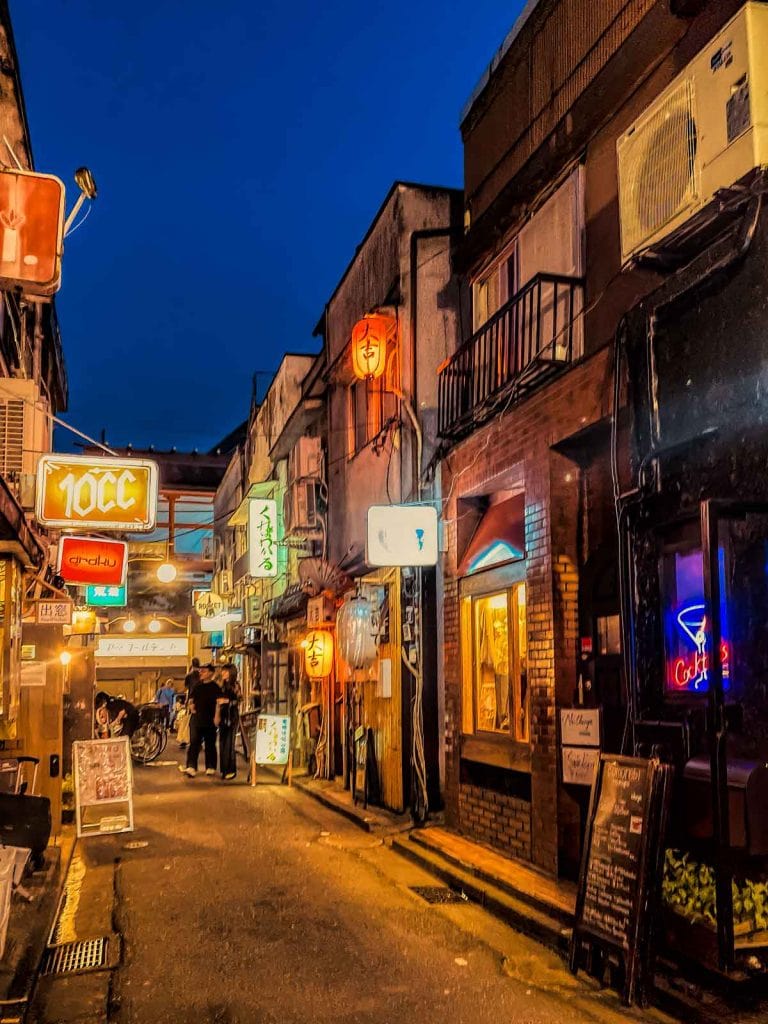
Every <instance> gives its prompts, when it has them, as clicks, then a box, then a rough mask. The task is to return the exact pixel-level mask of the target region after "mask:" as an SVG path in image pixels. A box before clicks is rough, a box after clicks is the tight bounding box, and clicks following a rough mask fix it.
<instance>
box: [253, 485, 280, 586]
mask: <svg viewBox="0 0 768 1024" xmlns="http://www.w3.org/2000/svg"><path fill="white" fill-rule="evenodd" d="M248 575H249V576H255V577H257V578H262V579H263V578H264V577H268V576H277V502H276V501H274V500H273V499H272V498H252V499H251V501H250V504H249V506H248Z"/></svg>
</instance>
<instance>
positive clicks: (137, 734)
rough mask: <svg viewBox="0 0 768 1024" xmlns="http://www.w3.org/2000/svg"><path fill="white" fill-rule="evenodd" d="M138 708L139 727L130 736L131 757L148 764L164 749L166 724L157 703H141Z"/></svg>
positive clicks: (166, 735)
mask: <svg viewBox="0 0 768 1024" xmlns="http://www.w3.org/2000/svg"><path fill="white" fill-rule="evenodd" d="M138 710H139V727H138V728H137V729H136V730H135V731H134V733H133V735H132V736H131V757H132V758H133V760H134V761H135V762H136V763H137V764H149V763H150V762H151V761H155V760H156V759H157V758H158V757H159V756H160V755H161V754H162V752H163V751H164V750H165V747H166V744H167V743H168V724H167V720H166V715H165V713H164V708H163V707H162V706H161V705H159V704H142V705H141V707H140V708H139V709H138Z"/></svg>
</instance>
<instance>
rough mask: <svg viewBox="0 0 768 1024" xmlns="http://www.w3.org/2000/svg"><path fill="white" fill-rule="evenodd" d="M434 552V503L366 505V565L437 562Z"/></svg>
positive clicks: (435, 541) (435, 525)
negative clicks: (367, 506) (367, 507)
mask: <svg viewBox="0 0 768 1024" xmlns="http://www.w3.org/2000/svg"><path fill="white" fill-rule="evenodd" d="M437 553H438V551H437V509H436V508H435V507H434V506H433V505H371V507H370V508H369V509H368V528H367V531H366V555H365V560H366V562H367V563H368V565H371V566H386V567H390V566H407V565H414V566H416V565H437Z"/></svg>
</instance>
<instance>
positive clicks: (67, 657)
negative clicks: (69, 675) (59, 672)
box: [59, 651, 72, 667]
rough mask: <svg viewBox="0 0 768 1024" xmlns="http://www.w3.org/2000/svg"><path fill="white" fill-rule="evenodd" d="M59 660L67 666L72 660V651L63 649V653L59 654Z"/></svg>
mask: <svg viewBox="0 0 768 1024" xmlns="http://www.w3.org/2000/svg"><path fill="white" fill-rule="evenodd" d="M59 661H60V662H61V664H62V665H64V666H65V667H66V666H67V665H68V664H69V663H70V661H72V654H71V653H70V651H62V652H61V654H60V655H59Z"/></svg>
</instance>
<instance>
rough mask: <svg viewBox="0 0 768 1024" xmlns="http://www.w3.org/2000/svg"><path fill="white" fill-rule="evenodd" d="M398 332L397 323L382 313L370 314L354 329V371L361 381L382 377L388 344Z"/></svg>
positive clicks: (385, 364) (359, 321)
mask: <svg viewBox="0 0 768 1024" xmlns="http://www.w3.org/2000/svg"><path fill="white" fill-rule="evenodd" d="M396 332H397V321H396V320H395V318H394V317H392V316H384V315H383V314H382V313H368V314H367V315H366V316H364V317H363V318H362V320H358V321H357V323H356V324H355V326H354V327H353V328H352V369H353V370H354V371H355V376H356V377H358V378H359V379H360V380H375V379H376V378H377V377H381V375H382V374H383V373H384V370H385V369H386V366H387V342H388V341H389V339H390V338H393V337H394V336H395V334H396Z"/></svg>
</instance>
